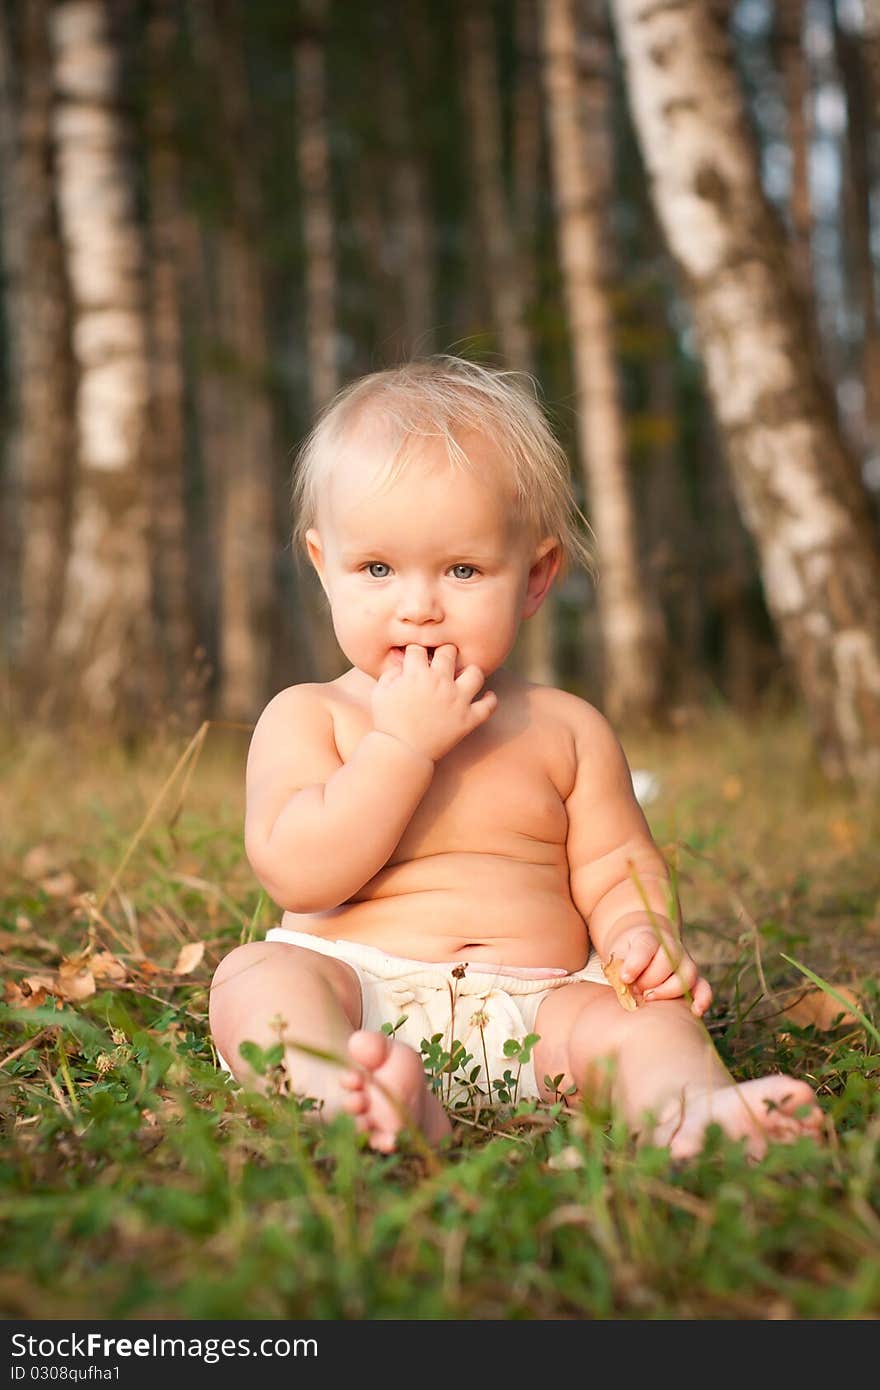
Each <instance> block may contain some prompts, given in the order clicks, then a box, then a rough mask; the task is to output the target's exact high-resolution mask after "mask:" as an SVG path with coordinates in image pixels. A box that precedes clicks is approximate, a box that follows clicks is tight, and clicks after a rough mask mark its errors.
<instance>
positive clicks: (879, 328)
mask: <svg viewBox="0 0 880 1390" xmlns="http://www.w3.org/2000/svg"><path fill="white" fill-rule="evenodd" d="M840 8H841V7H840V0H835V3H834V5H833V23H834V46H835V51H836V55H837V66H838V71H839V73H840V77H841V83H842V86H843V91H844V96H845V98H846V110H847V122H846V173H847V187H848V190H849V196H848V198H847V200H846V204H845V208H846V214H847V222H848V224H849V235H848V236H846V238H845V240H846V242H847V243H848V244H849V245H850V246H851V248H852V259H853V279H854V281H855V285H854V289H855V301H856V305H857V309H858V312H859V313H860V314H861V319H862V362H861V367H862V371H861V376H862V386H863V390H864V397H863V409H862V419H863V422H864V424H863V429H862V440H861V443H862V448H863V451H864V453H865V454H866V455H874V456H875V457H878V458H880V322H878V313H877V290H876V280H875V276H876V269H875V264H874V262H875V257H874V255H873V251H872V226H871V223H872V217H871V188H872V183H873V182H874V181H875V178H876V176H877V175H880V161H878V160H877V159H875V160H874V163H875V165H877V166H878V167H877V168H876V169H875V171H874V177H872V169H871V164H872V161H871V156H870V152H871V143H872V140H873V141H874V142H876V141H877V140H878V138H880V127H878V126H877V125H876V124H872V119H871V98H870V90H869V84H868V77H867V72H866V65H865V61H864V55H863V51H862V47H861V45H860V43H859V38H858V35H857V34H856V33H855V32H854V31H853V30H850V29H848V28H846V27H844V24H843V21H842V16H841V14H840Z"/></svg>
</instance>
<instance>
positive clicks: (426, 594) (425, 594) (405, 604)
mask: <svg viewBox="0 0 880 1390" xmlns="http://www.w3.org/2000/svg"><path fill="white" fill-rule="evenodd" d="M441 616H442V613H441V607H440V600H439V596H438V594H437V591H436V589H435V588H434V586H433V585H431V584H409V585H407V587H406V589H405V590H404V591H403V593H402V594H401V595H400V601H399V603H398V617H399V618H401V619H402V620H403V621H404V622H408V623H425V622H431V621H436V620H437V619H438V618H440V617H441Z"/></svg>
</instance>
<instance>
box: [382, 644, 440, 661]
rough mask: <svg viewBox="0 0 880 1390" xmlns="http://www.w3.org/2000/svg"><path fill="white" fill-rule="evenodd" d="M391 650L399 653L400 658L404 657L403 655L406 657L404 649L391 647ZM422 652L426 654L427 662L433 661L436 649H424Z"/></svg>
mask: <svg viewBox="0 0 880 1390" xmlns="http://www.w3.org/2000/svg"><path fill="white" fill-rule="evenodd" d="M391 650H392V651H393V652H399V653H400V655H401V656H405V655H406V647H392V648H391ZM424 650H425V652H426V653H427V656H428V660H429V661H431V660H433V657H434V653H435V651H436V650H437V648H436V647H425V648H424Z"/></svg>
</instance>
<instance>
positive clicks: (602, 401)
mask: <svg viewBox="0 0 880 1390" xmlns="http://www.w3.org/2000/svg"><path fill="white" fill-rule="evenodd" d="M577 41H578V34H577V27H576V22H575V7H574V3H573V0H544V3H543V55H544V80H545V84H546V89H547V119H548V122H549V129H550V152H551V163H552V166H553V176H554V185H555V190H556V205H557V227H558V231H557V235H558V240H559V255H560V261H561V264H562V272H563V283H564V288H565V299H566V306H567V310H568V319H569V327H570V334H571V344H572V355H573V359H574V378H575V391H576V402H577V429H578V440H579V447H580V455H581V463H582V467H583V469H584V476H585V481H586V491H587V497H588V501H589V511H590V524H591V526H592V528H593V532H594V534H595V537H596V546H597V552H598V556H597V559H598V568H599V583H598V616H599V626H600V631H601V640H602V649H603V658H604V665H605V669H604V679H603V686H604V705H605V708H606V711H607V713H608V714H609V716H610V717H611V718H612V719H614V720H615V721H635V720H640V719H644V718H645V717H647V716H650V715H651V714H652V713H653V712H654V710H655V709H656V707H657V703H658V700H659V697H660V684H661V665H660V659H659V653H660V647H661V640H662V639H661V631H662V629H661V620H660V613H659V608H658V606H657V605H656V604H654V603H652V602H651V601H650V600H649V598H648V596H647V593H646V589H645V586H644V584H643V581H642V577H641V574H640V569H639V558H638V541H637V531H636V519H635V508H634V504H633V496H632V489H631V485H630V479H629V474H628V468H627V443H626V434H625V426H624V418H623V409H622V403H621V394H620V383H619V378H618V367H617V360H616V352H615V345H614V326H613V320H612V312H611V305H610V298H609V292H608V284H607V260H606V250H605V248H606V246H607V245H608V243H609V241H610V238H611V231H610V226H609V223H608V220H607V216H606V207H607V203H608V199H609V196H610V145H609V137H608V132H607V113H606V112H605V111H604V109H602V111H601V114H600V113H596V112H595V110H594V113H593V114H594V119H593V121H592V122H591V128H590V131H589V136H588V135H587V133H586V130H585V121H584V118H583V105H584V102H585V94H584V91H583V88H582V86H581V81H580V77H579V73H578V55H577ZM599 81H600V82H601V83H602V85H603V88H604V93H603V94H602V95H598V94H597V93H595V92H594V94H593V98H592V99H593V100H594V101H595V100H599V101H600V102H601V103H602V105H603V108H604V103H605V102H607V87H606V86H605V84H606V81H607V79H606V77H605V76H604V75H603V76H601V77H600V79H599ZM596 115H599V119H598V120H597V119H595V117H596Z"/></svg>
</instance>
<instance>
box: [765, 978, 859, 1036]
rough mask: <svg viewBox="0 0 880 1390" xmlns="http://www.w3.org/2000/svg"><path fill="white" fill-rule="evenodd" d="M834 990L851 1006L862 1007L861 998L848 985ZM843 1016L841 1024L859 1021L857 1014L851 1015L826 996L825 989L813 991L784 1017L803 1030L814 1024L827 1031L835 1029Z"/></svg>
mask: <svg viewBox="0 0 880 1390" xmlns="http://www.w3.org/2000/svg"><path fill="white" fill-rule="evenodd" d="M834 989H835V990H836V991H837V993H838V994H840V995H842V996H843V998H844V999H846V1000H847V1001H848V1002H849V1003H850V1004H853V1005H855V1007H856V1008H860V1007H861V1002H860V1000H859V996H858V995H857V994H856V993H854V991H853V990H851V989H849V988H848V987H847V986H846V985H834ZM841 1014H842V1015H843V1017H842V1018H841V1020H840V1021H841V1024H844V1023H858V1021H859V1020H858V1018H857V1017H856V1015H855V1014H851V1013H850V1012H849V1010H848V1009H847V1008H845V1007H844V1005H843V1004H841V1003H839V1002H838V1000H836V999H833V998H832V997H831V995H830V994H826V993H825V990H824V989H811V990H809V991H808V992H807V993H806V994H804V995H803V996H802V997H801V998H800V999H798V1000H796V1001H795V1003H794V1004H791V1005H789V1007H788V1008H787V1009H785V1010H784V1011H783V1015H782V1016H783V1018H789V1019H791V1021H792V1023H797V1024H798V1025H799V1027H801V1028H808V1027H809V1026H810V1024H813V1025H814V1026H815V1027H816V1028H821V1029H823V1030H826V1029H828V1028H833V1027H834V1020H835V1019H836V1018H837V1017H838V1015H841Z"/></svg>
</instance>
